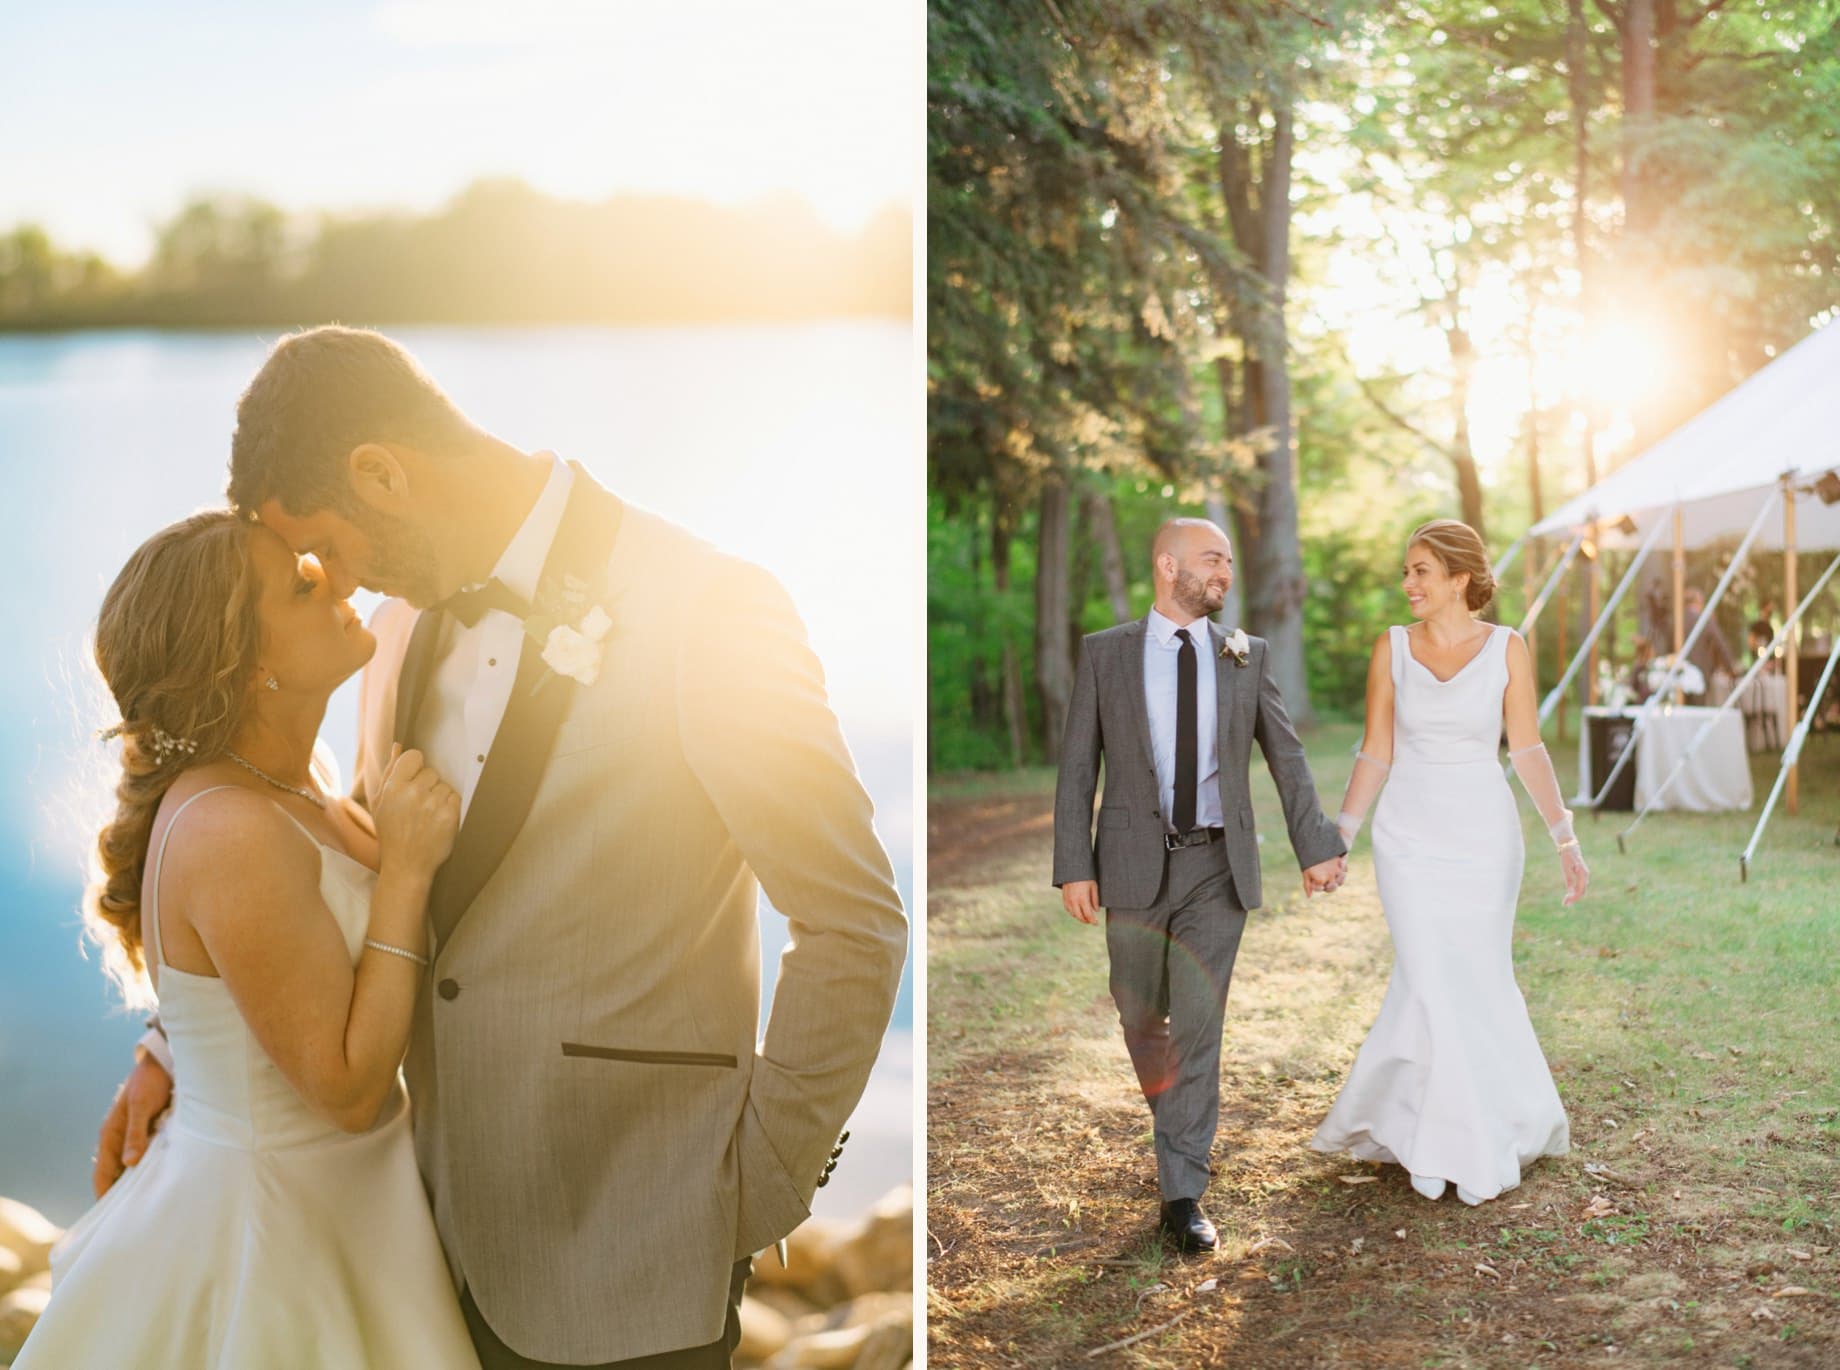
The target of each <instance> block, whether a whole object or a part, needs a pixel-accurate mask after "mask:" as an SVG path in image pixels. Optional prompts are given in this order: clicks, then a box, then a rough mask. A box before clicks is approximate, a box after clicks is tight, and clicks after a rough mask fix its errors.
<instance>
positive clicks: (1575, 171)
mask: <svg viewBox="0 0 1840 1370" xmlns="http://www.w3.org/2000/svg"><path fill="white" fill-rule="evenodd" d="M1565 12H1566V24H1565V67H1566V73H1565V74H1566V87H1567V90H1568V91H1569V92H1570V95H1571V104H1572V265H1573V266H1574V267H1575V268H1576V269H1577V271H1578V313H1579V316H1580V317H1581V318H1582V319H1583V320H1584V322H1585V327H1586V329H1587V330H1589V328H1590V327H1591V323H1592V320H1593V319H1594V318H1595V316H1596V311H1597V298H1596V295H1595V293H1594V291H1593V289H1592V273H1591V263H1590V257H1589V255H1588V253H1587V251H1586V243H1585V230H1586V223H1585V190H1586V181H1587V179H1588V176H1589V172H1590V166H1591V161H1590V152H1591V84H1590V76H1589V73H1588V72H1587V70H1586V65H1587V63H1589V61H1590V50H1589V48H1588V47H1587V43H1588V41H1589V35H1588V34H1587V32H1586V30H1585V22H1584V0H1566V6H1565ZM1527 346H1528V348H1529V350H1530V351H1531V349H1532V347H1533V341H1532V338H1531V335H1530V336H1529V339H1528V344H1527ZM1580 407H1581V410H1582V412H1581V413H1580V415H1579V417H1580V418H1581V419H1582V420H1583V425H1582V426H1583V429H1584V469H1585V488H1586V489H1589V488H1590V487H1591V486H1593V485H1596V484H1597V454H1596V452H1595V450H1594V447H1593V439H1592V433H1593V431H1594V429H1595V428H1596V419H1597V416H1596V414H1595V413H1594V412H1593V406H1592V404H1591V403H1590V401H1589V400H1585V401H1584V402H1583V403H1582V405H1581V406H1580Z"/></svg>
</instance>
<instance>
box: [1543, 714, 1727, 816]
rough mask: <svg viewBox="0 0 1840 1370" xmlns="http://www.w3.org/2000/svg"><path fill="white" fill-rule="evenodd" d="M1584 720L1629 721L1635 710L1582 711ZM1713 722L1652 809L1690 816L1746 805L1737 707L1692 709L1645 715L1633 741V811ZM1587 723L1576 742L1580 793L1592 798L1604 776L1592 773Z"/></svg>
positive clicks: (1652, 794) (1657, 786) (1645, 803)
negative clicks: (1611, 719)
mask: <svg viewBox="0 0 1840 1370" xmlns="http://www.w3.org/2000/svg"><path fill="white" fill-rule="evenodd" d="M1584 712H1585V715H1586V718H1587V719H1589V718H1593V717H1596V718H1618V717H1620V718H1626V719H1631V720H1633V719H1634V718H1635V717H1636V716H1637V715H1638V714H1639V713H1640V712H1641V711H1640V710H1639V709H1586V710H1585V711H1584ZM1708 722H1711V723H1712V731H1711V732H1710V733H1709V734H1708V735H1707V737H1706V738H1705V740H1704V741H1702V742H1700V744H1699V747H1698V749H1697V750H1696V751H1694V752H1693V754H1692V755H1691V756H1690V757H1688V758H1687V761H1686V764H1685V765H1684V766H1682V767H1681V769H1680V774H1679V775H1677V776H1675V777H1674V780H1673V783H1672V784H1670V785H1669V786H1668V788H1667V793H1666V794H1664V795H1662V796H1661V799H1660V802H1659V803H1656V804H1655V805H1654V807H1655V808H1656V809H1680V810H1686V811H1688V812H1692V813H1720V812H1724V811H1726V810H1731V809H1748V808H1749V807H1750V806H1751V798H1752V796H1751V767H1750V758H1749V756H1748V754H1747V753H1746V751H1745V746H1744V719H1743V718H1742V717H1741V716H1740V715H1739V713H1738V711H1737V709H1735V708H1732V709H1726V710H1724V711H1723V712H1721V711H1720V710H1718V709H1704V708H1692V707H1684V706H1683V707H1680V708H1657V709H1656V710H1655V711H1654V712H1653V713H1651V714H1650V715H1649V716H1648V722H1647V723H1646V724H1644V725H1643V728H1642V732H1641V735H1640V736H1639V737H1637V739H1636V742H1635V748H1636V755H1635V760H1634V761H1633V762H1632V763H1631V764H1632V765H1633V766H1634V767H1635V772H1636V785H1635V802H1636V807H1637V808H1641V807H1644V806H1646V805H1647V804H1648V802H1649V800H1650V799H1651V798H1652V797H1653V796H1654V794H1655V791H1656V790H1657V789H1659V788H1660V786H1661V784H1662V782H1663V781H1665V780H1666V779H1667V777H1668V774H1669V772H1671V771H1672V770H1673V769H1674V767H1675V765H1676V764H1678V763H1679V762H1680V760H1681V758H1682V757H1683V756H1685V755H1686V753H1687V749H1688V748H1689V747H1691V746H1692V745H1693V742H1694V739H1695V738H1697V737H1699V735H1700V730H1701V729H1702V728H1703V727H1704V726H1705V725H1706V724H1707V723H1708ZM1589 735H1590V725H1589V723H1588V722H1587V723H1586V725H1585V727H1584V729H1583V730H1581V732H1580V735H1579V738H1578V777H1579V786H1578V788H1579V792H1580V793H1581V794H1586V795H1589V794H1594V793H1595V792H1596V790H1597V788H1598V787H1600V786H1601V785H1602V784H1603V782H1604V780H1605V778H1606V777H1604V776H1593V775H1592V774H1591V754H1590V748H1589V746H1588V744H1587V741H1586V739H1587V738H1588V737H1589Z"/></svg>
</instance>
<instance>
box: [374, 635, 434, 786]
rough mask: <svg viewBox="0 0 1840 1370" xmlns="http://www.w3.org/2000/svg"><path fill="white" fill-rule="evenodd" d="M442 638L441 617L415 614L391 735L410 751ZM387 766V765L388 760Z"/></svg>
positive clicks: (397, 684) (405, 655)
mask: <svg viewBox="0 0 1840 1370" xmlns="http://www.w3.org/2000/svg"><path fill="white" fill-rule="evenodd" d="M440 639H441V615H440V614H438V613H436V612H435V611H434V610H432V609H424V610H423V611H422V612H421V613H420V614H418V615H416V619H415V627H414V628H413V629H412V630H411V631H410V633H409V646H408V649H407V650H406V651H405V652H404V654H403V664H402V669H401V670H400V671H398V672H397V676H396V722H395V725H394V726H393V727H392V729H391V734H390V735H391V736H392V737H393V738H394V739H395V740H396V741H397V742H398V743H400V744H401V745H402V748H403V750H404V751H407V750H408V749H409V748H410V746H411V745H413V744H412V743H411V742H410V740H409V739H410V738H411V737H412V736H414V734H415V721H416V718H417V716H418V715H419V714H420V713H421V711H422V697H423V696H424V695H426V694H427V693H428V681H429V679H430V678H431V677H432V676H433V675H434V649H435V644H436V643H437V642H439V641H440ZM384 764H385V765H386V766H387V765H388V764H389V763H388V759H387V758H386V759H385V761H384Z"/></svg>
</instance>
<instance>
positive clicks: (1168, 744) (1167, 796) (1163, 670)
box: [1144, 609, 1223, 832]
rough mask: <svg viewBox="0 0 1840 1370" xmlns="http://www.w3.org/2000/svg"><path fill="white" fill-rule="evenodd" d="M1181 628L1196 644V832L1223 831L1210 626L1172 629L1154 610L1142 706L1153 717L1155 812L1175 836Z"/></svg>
mask: <svg viewBox="0 0 1840 1370" xmlns="http://www.w3.org/2000/svg"><path fill="white" fill-rule="evenodd" d="M1178 628H1186V629H1187V630H1188V636H1189V640H1190V641H1191V642H1193V643H1194V644H1195V707H1196V709H1197V711H1198V712H1199V713H1200V717H1199V718H1198V719H1196V720H1195V743H1196V753H1197V755H1196V757H1195V776H1196V780H1197V783H1196V786H1195V826H1196V827H1198V828H1218V827H1221V826H1223V825H1222V822H1221V816H1220V726H1219V724H1220V710H1219V709H1218V708H1217V707H1216V705H1215V686H1216V681H1215V665H1214V654H1215V650H1216V649H1215V647H1214V639H1213V637H1212V636H1211V635H1210V634H1209V632H1208V621H1207V620H1206V619H1205V618H1198V619H1196V620H1195V621H1194V622H1193V623H1174V622H1172V621H1171V620H1169V619H1167V618H1164V617H1163V615H1162V614H1160V613H1159V612H1157V611H1156V610H1155V609H1152V610H1151V611H1150V631H1149V632H1147V633H1145V634H1144V706H1145V707H1146V708H1147V709H1148V710H1149V713H1150V750H1151V752H1152V754H1153V755H1154V758H1155V760H1156V785H1157V811H1158V812H1159V813H1161V814H1162V815H1163V827H1164V828H1165V829H1166V830H1167V831H1169V832H1174V831H1175V823H1174V822H1173V821H1172V819H1171V815H1172V814H1174V813H1175V811H1176V654H1177V653H1178V652H1180V651H1181V650H1182V639H1181V638H1179V637H1177V636H1176V630H1177V629H1178Z"/></svg>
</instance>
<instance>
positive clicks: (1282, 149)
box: [1222, 91, 1315, 727]
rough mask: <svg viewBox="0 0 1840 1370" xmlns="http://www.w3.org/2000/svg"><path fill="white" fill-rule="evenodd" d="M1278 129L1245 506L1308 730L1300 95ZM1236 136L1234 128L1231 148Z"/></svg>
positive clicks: (1288, 695) (1248, 533)
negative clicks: (1253, 465) (1296, 352)
mask: <svg viewBox="0 0 1840 1370" xmlns="http://www.w3.org/2000/svg"><path fill="white" fill-rule="evenodd" d="M1272 119H1273V129H1272V135H1271V139H1270V142H1269V144H1268V145H1266V146H1265V147H1264V149H1263V154H1264V155H1263V156H1262V157H1261V159H1260V160H1261V162H1262V170H1263V172H1264V175H1263V177H1262V184H1261V185H1260V186H1259V188H1258V197H1259V213H1258V221H1259V235H1258V237H1259V243H1258V245H1259V246H1260V247H1261V248H1263V251H1262V252H1261V253H1260V254H1259V255H1258V256H1257V257H1256V258H1254V260H1255V262H1256V263H1257V268H1258V274H1259V275H1260V276H1261V277H1262V278H1263V284H1264V289H1265V301H1264V308H1263V309H1261V310H1260V311H1259V312H1258V315H1257V319H1258V323H1257V327H1256V331H1255V335H1254V336H1253V337H1251V338H1247V339H1245V342H1246V344H1247V355H1248V359H1249V360H1248V366H1249V371H1248V381H1249V384H1248V385H1247V395H1248V398H1250V399H1251V400H1252V401H1253V403H1254V404H1255V405H1256V406H1257V409H1258V412H1257V414H1256V415H1254V417H1255V418H1256V420H1257V425H1256V426H1258V427H1261V428H1265V429H1268V430H1269V431H1270V434H1271V443H1270V446H1269V447H1268V448H1267V449H1266V450H1265V451H1264V452H1263V453H1261V454H1260V456H1259V469H1260V473H1261V476H1262V479H1261V480H1260V481H1259V483H1258V488H1257V489H1256V490H1255V491H1254V492H1252V496H1251V499H1250V500H1249V501H1247V503H1249V504H1250V505H1251V512H1252V518H1251V519H1247V518H1246V517H1245V510H1244V508H1243V507H1242V511H1241V518H1240V535H1241V539H1242V542H1243V543H1244V553H1245V554H1244V557H1243V559H1242V560H1241V563H1240V564H1241V565H1242V566H1243V567H1244V570H1245V603H1246V617H1247V619H1248V621H1249V623H1250V626H1251V630H1252V631H1253V632H1255V633H1257V634H1258V635H1259V636H1260V637H1263V638H1264V639H1265V640H1266V641H1267V642H1268V643H1270V650H1271V657H1270V661H1271V672H1272V677H1273V679H1274V681H1275V682H1276V684H1277V686H1278V689H1279V690H1280V691H1281V692H1282V693H1283V695H1284V702H1285V705H1286V707H1287V708H1288V709H1289V711H1290V715H1291V717H1292V718H1293V719H1295V720H1296V722H1297V724H1298V725H1299V726H1300V727H1307V726H1309V725H1310V724H1311V723H1313V722H1314V721H1315V710H1314V709H1313V708H1312V707H1311V704H1310V688H1309V681H1308V679H1307V677H1306V676H1305V674H1304V665H1303V599H1304V591H1305V583H1304V578H1303V549H1302V546H1301V544H1300V542H1299V538H1298V531H1297V454H1296V447H1295V443H1296V435H1295V434H1294V433H1293V432H1292V429H1291V385H1290V358H1289V355H1288V349H1289V341H1290V340H1289V332H1288V329H1287V328H1286V326H1285V319H1284V305H1285V294H1286V287H1287V285H1288V284H1289V279H1290V255H1291V254H1290V226H1291V195H1290V192H1291V154H1292V117H1291V97H1290V94H1289V92H1288V91H1287V92H1284V93H1283V94H1282V96H1281V97H1280V100H1279V103H1277V104H1276V106H1275V107H1274V108H1273V110H1272ZM1231 137H1232V130H1230V129H1229V130H1225V131H1224V132H1223V135H1222V141H1223V142H1224V141H1226V140H1227V139H1229V138H1231Z"/></svg>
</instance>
